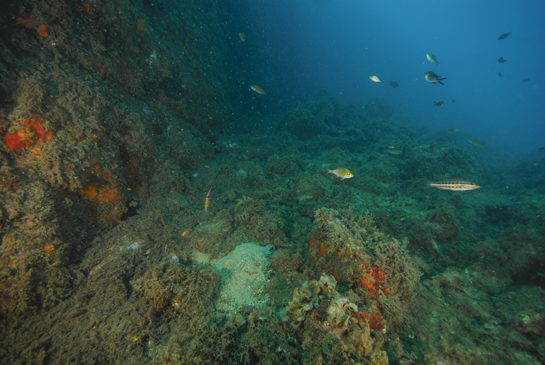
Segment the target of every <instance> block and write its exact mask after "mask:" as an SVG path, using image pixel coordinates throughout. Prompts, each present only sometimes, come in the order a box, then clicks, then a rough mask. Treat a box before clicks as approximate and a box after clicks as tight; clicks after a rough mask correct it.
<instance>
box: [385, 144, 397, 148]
mask: <svg viewBox="0 0 545 365" xmlns="http://www.w3.org/2000/svg"><path fill="white" fill-rule="evenodd" d="M386 146H388V148H396V146H395V145H393V144H391V143H388V144H386Z"/></svg>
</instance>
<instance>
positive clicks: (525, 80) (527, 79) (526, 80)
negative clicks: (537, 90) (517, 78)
mask: <svg viewBox="0 0 545 365" xmlns="http://www.w3.org/2000/svg"><path fill="white" fill-rule="evenodd" d="M528 81H530V79H529V78H528V77H527V78H525V79H524V80H522V82H528Z"/></svg>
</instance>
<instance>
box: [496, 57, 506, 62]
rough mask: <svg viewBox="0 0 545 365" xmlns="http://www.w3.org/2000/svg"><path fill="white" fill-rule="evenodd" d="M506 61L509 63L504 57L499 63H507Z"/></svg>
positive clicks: (499, 59)
mask: <svg viewBox="0 0 545 365" xmlns="http://www.w3.org/2000/svg"><path fill="white" fill-rule="evenodd" d="M505 61H507V60H506V59H505V58H503V57H500V58H498V62H499V63H505Z"/></svg>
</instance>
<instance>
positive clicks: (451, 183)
mask: <svg viewBox="0 0 545 365" xmlns="http://www.w3.org/2000/svg"><path fill="white" fill-rule="evenodd" d="M427 187H428V188H437V189H443V190H454V191H466V190H475V189H478V188H480V186H479V185H476V184H474V183H472V182H470V181H467V180H442V181H437V182H428V183H427Z"/></svg>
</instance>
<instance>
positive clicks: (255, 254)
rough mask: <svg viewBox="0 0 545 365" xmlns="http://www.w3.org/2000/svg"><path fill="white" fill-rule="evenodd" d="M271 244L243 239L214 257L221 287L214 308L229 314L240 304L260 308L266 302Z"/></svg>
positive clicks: (235, 310)
mask: <svg viewBox="0 0 545 365" xmlns="http://www.w3.org/2000/svg"><path fill="white" fill-rule="evenodd" d="M271 254H272V246H266V247H263V246H260V245H259V244H256V243H243V244H241V245H239V246H237V248H235V249H234V250H233V251H232V252H231V253H230V254H229V255H227V256H225V257H223V258H221V259H218V260H216V262H215V265H216V271H217V272H218V273H219V274H220V276H221V279H222V284H223V288H222V290H221V293H220V296H219V298H218V300H217V302H216V309H217V310H219V311H222V312H228V313H230V314H234V313H236V312H237V311H238V310H239V309H241V308H243V307H252V308H253V309H259V308H262V307H264V306H267V305H269V303H270V298H269V295H268V294H267V292H266V288H267V285H268V283H269V279H268V272H269V262H270V256H271Z"/></svg>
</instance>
